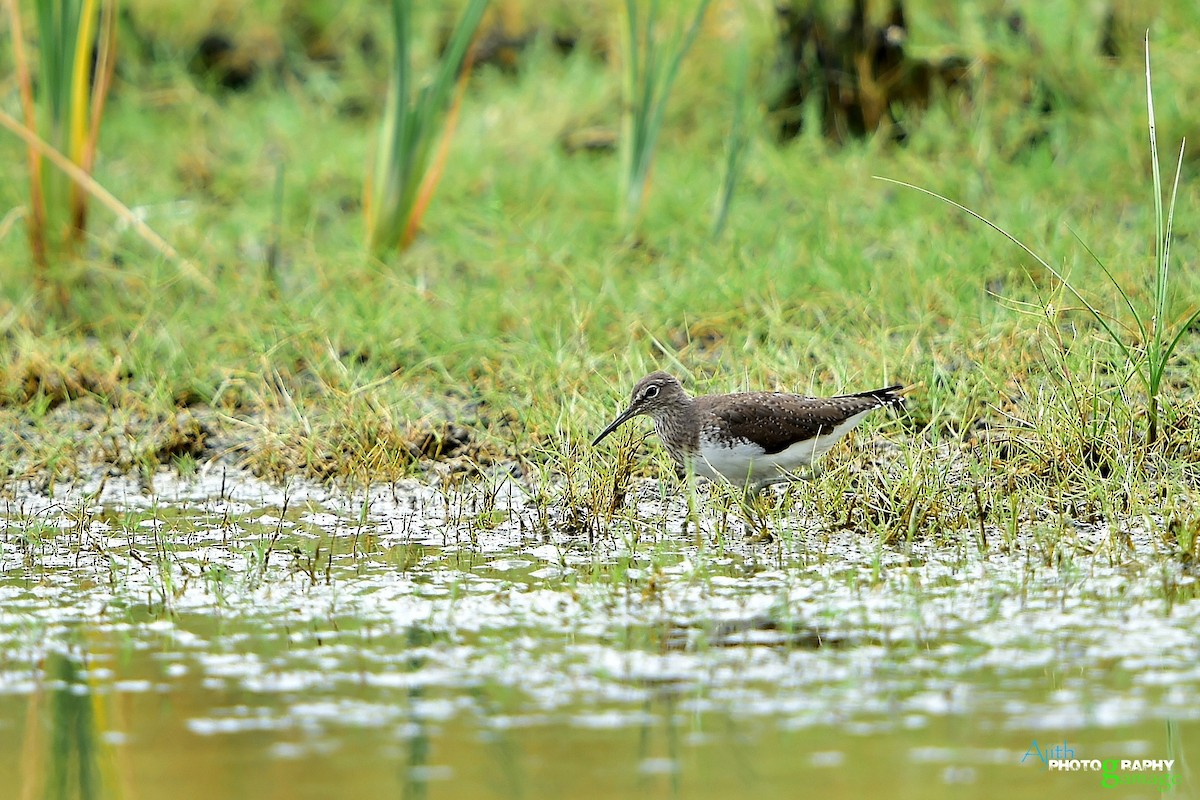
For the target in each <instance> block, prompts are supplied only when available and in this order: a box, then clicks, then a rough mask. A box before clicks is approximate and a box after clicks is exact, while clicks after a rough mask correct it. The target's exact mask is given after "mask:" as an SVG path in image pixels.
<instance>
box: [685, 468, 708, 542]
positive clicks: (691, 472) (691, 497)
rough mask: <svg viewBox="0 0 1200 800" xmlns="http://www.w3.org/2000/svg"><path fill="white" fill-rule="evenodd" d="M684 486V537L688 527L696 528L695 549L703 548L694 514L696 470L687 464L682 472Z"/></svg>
mask: <svg viewBox="0 0 1200 800" xmlns="http://www.w3.org/2000/svg"><path fill="white" fill-rule="evenodd" d="M684 485H685V491H686V492H688V519H686V522H684V524H683V533H684V535H686V534H688V525H689V524H691V525H695V527H696V547H703V546H704V542H703V539H702V537H701V535H700V517H698V516H697V513H696V470H695V469H694V468H692V467H691V465H690V464H689V465H688V467H686V469H685V470H684Z"/></svg>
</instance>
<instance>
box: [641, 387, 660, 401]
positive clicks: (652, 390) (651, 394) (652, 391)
mask: <svg viewBox="0 0 1200 800" xmlns="http://www.w3.org/2000/svg"><path fill="white" fill-rule="evenodd" d="M642 397H644V398H646V399H647V400H653V399H654V398H656V397H658V387H657V386H650V387H647V389H646V393H645V394H644V395H642Z"/></svg>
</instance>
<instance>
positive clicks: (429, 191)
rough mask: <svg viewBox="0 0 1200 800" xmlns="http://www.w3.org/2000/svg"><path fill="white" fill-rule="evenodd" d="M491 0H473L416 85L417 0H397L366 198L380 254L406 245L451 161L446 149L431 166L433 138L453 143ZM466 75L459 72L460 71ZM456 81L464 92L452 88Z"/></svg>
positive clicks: (371, 241)
mask: <svg viewBox="0 0 1200 800" xmlns="http://www.w3.org/2000/svg"><path fill="white" fill-rule="evenodd" d="M487 4H488V2H487V0H469V2H468V4H467V7H466V8H465V9H464V10H463V12H462V16H460V17H459V19H458V22H457V24H456V25H455V26H454V30H453V32H452V33H451V34H450V41H449V43H448V44H447V46H446V50H445V52H443V53H442V55H441V57H440V59H439V61H438V64H437V67H436V68H435V70H434V77H433V79H432V81H431V82H430V83H429V84H428V85H427V86H423V87H421V88H419V89H417V88H415V83H416V81H415V80H414V67H413V44H414V36H415V35H414V33H413V27H412V2H411V0H392V38H393V40H394V43H395V49H394V53H393V57H392V71H391V79H390V82H389V86H388V95H387V101H386V105H385V108H384V117H383V122H382V124H381V126H380V136H379V150H378V152H377V154H376V157H375V169H374V174H373V176H372V177H370V178H368V181H367V183H366V187H365V200H364V203H363V206H364V209H365V211H366V217H367V244H368V247H370V249H371V250H372V251H373V252H375V253H376V254H380V253H383V252H384V251H387V250H391V249H394V248H397V247H399V248H401V249H403V248H404V247H407V246H408V245H409V244H410V243H411V242H412V239H413V237H414V236H415V235H416V231H417V229H418V228H419V226H420V220H421V217H422V215H423V214H424V212H425V209H426V208H427V207H428V205H429V202H430V200H431V199H432V196H433V191H434V189H435V188H436V185H437V182H438V179H439V178H440V176H441V170H442V168H443V167H444V164H445V155H444V152H443V154H441V155H440V156H439V157H438V159H437V161H436V163H435V167H436V168H434V169H431V167H430V158H431V151H432V148H433V144H434V142H435V141H437V140H438V139H439V137H440V138H441V141H442V145H441V146H442V148H443V149H444V148H446V147H448V142H449V137H450V135H451V132H452V128H453V123H454V121H455V119H456V118H457V117H456V108H457V106H458V104H459V103H461V100H462V86H463V84H462V83H461V81H463V80H465V73H463V70H464V68H465V63H466V59H467V53H468V50H469V48H470V45H471V42H472V40H473V39H474V38H475V32H476V31H477V30H478V28H479V23H480V22H481V20H482V19H483V13H484V11H485V10H486V8H487ZM460 75H461V77H460ZM456 83H458V85H459V91H458V92H457V93H455V92H454V88H455V85H456Z"/></svg>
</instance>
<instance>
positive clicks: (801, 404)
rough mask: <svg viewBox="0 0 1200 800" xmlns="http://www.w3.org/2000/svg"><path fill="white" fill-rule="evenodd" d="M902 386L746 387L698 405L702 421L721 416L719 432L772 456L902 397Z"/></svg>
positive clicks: (699, 400)
mask: <svg viewBox="0 0 1200 800" xmlns="http://www.w3.org/2000/svg"><path fill="white" fill-rule="evenodd" d="M900 388H901V387H900V386H899V385H896V386H889V387H887V388H886V389H873V390H871V391H869V392H860V393H858V394H850V395H842V396H840V397H804V396H802V395H796V394H783V393H779V392H745V393H741V394H727V395H708V396H703V397H697V398H696V400H695V402H696V410H697V411H698V412H699V413H700V418H701V420H700V421H701V425H702V426H703V427H706V428H709V426H707V425H705V424H704V423H705V422H706V421H710V422H714V423H715V422H716V421H717V420H721V421H722V423H723V424H722V425H721V426H720V427H719V428H717V427H715V426H714V427H712V428H710V430H719V431H720V433H721V435H722V437H724V436H726V435H727V436H728V437H729V439H730V441H731V442H736V441H745V440H749V441H752V442H755V443H756V444H758V445H759V446H760V447H762V448H763V452H764V453H766V454H768V455H770V454H774V453H779V452H782V451H784V450H786V449H787V448H789V447H791V446H792V445H794V444H796V443H797V442H803V441H806V440H808V439H812V438H813V437H815V436H817V435H819V434H822V433H829V432H830V431H832V430H833V429H834V428H836V427H837V426H838V425H840V424H842V423H843V422H845V421H846V420H848V419H850V418H851V417H853V416H855V415H856V414H861V413H862V412H864V411H870V410H871V409H873V408H878V407H880V406H885V405H899V404H901V403H903V402H904V399H903V397H901V396H900V394H898V392H899V390H900Z"/></svg>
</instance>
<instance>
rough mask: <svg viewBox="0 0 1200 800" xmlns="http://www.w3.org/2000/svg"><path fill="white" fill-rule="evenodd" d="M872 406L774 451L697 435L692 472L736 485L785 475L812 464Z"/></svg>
mask: <svg viewBox="0 0 1200 800" xmlns="http://www.w3.org/2000/svg"><path fill="white" fill-rule="evenodd" d="M873 410H874V409H868V410H867V411H864V412H862V413H861V414H855V415H854V416H853V417H850V418H849V419H847V420H846V421H845V422H843V423H842V424H841V425H838V426H837V427H835V428H834V429H833V430H831V431H829V432H828V433H821V434H820V435H818V436H815V437H813V438H812V439H806V440H805V441H802V442H797V443H796V444H793V445H792V446H791V447H788V448H787V449H785V450H781V451H779V452H778V453H770V454H767V453H764V452H763V449H762V447H760V446H759V445H757V444H755V443H753V442H739V443H737V444H734V445H733V446H728V445H725V444H724V443H723V442H720V441H718V440H713V439H706V438H704V437H701V439H700V457H699V458H697V459H696V461H695V465H694V467H695V470H696V474H698V475H703V476H705V477H706V478H712V479H714V480H719V479H723V480H727V481H729V482H730V483H734V484H737V485H739V486H741V485H744V484H747V483H751V484H753V483H763V482H771V481H776V480H779V479H780V478H786V477H787V474H788V473H792V472H795V471H796V470H798V469H800V468H802V467H810V466H812V463H813V461H815V460H816V459H817V458H819V457H820V456H822V455H824V453H825V452H826V451H827V450H829V448H831V447H833V446H834V445H835V444H837V443H838V441H840V440H841V439H842V437H844V436H845V435H846V434H847V433H849V432H850V431H851V430H853V429H854V427H855V426H856V425H858V423H860V422H862V420H863V418H864V417H866V416H867V414H869V413H871V411H873Z"/></svg>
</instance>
